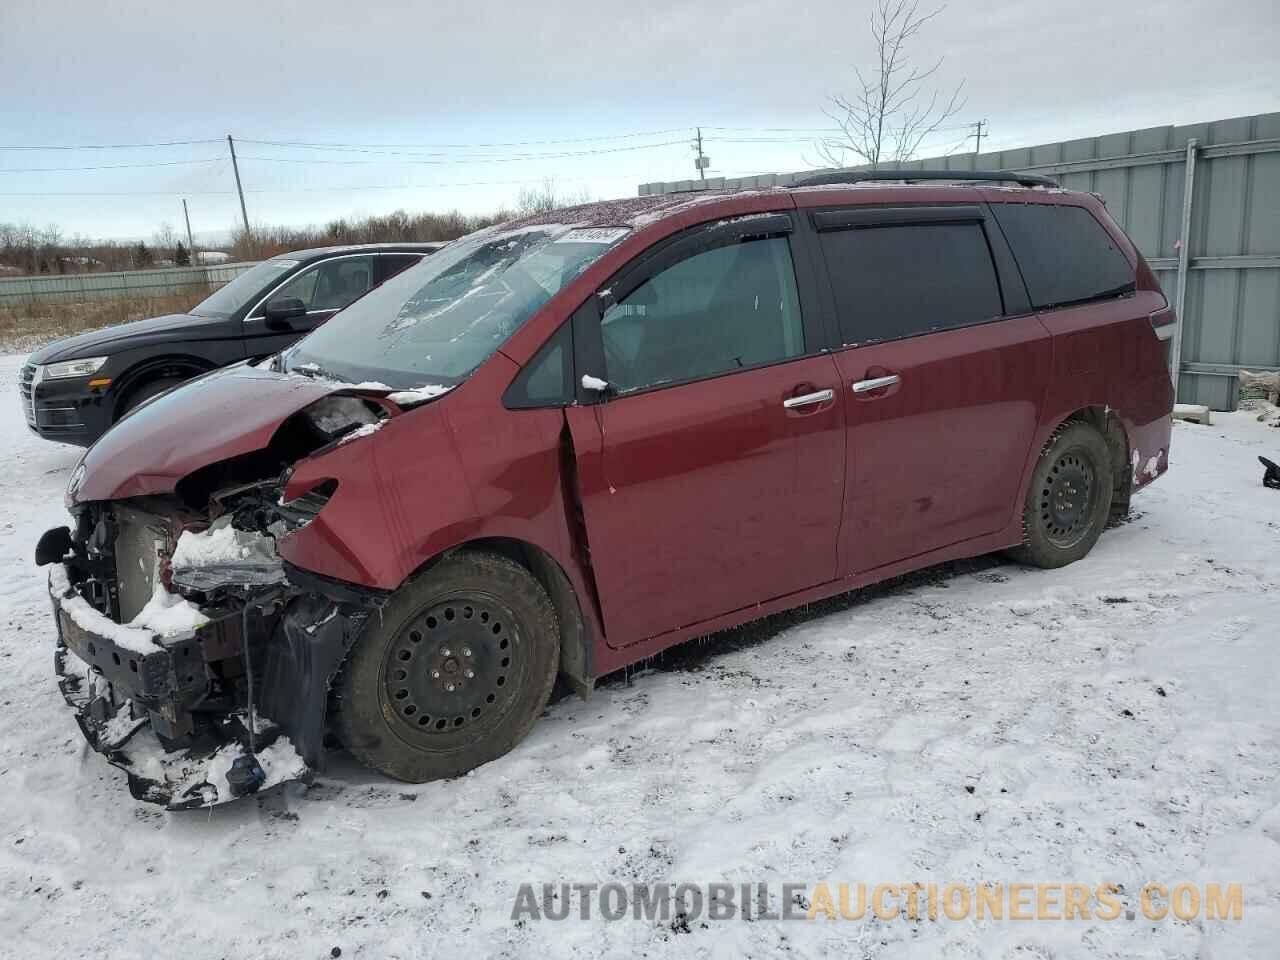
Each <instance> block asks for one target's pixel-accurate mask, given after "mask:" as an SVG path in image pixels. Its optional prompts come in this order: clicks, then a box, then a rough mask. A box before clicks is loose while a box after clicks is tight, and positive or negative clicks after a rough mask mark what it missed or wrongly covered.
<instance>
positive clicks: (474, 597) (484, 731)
mask: <svg viewBox="0 0 1280 960" xmlns="http://www.w3.org/2000/svg"><path fill="white" fill-rule="evenodd" d="M559 659H560V641H559V628H558V625H557V622H556V614H555V608H554V607H553V606H552V604H551V600H550V599H549V598H548V597H547V594H546V591H545V590H543V589H542V586H541V585H540V584H539V583H538V582H537V581H536V580H535V579H534V578H533V577H532V576H531V575H530V574H529V572H528V571H527V570H525V569H524V568H523V567H521V566H520V565H519V564H517V563H515V562H514V561H512V560H509V559H507V558H506V557H503V556H499V555H497V554H491V553H479V552H462V553H458V554H455V555H453V556H451V557H447V558H445V559H444V560H441V561H440V562H439V563H437V564H436V565H435V566H433V567H432V568H431V569H430V570H428V571H427V572H426V573H425V574H423V575H422V576H420V577H417V578H415V579H413V580H410V581H409V582H408V583H406V584H405V585H404V586H402V587H401V588H400V589H399V590H398V591H397V592H396V593H395V594H394V595H393V596H392V598H391V601H390V602H389V603H388V604H387V606H386V607H385V608H384V609H383V611H382V614H381V616H380V617H375V618H373V619H371V620H370V621H369V625H368V627H367V628H366V633H365V635H364V636H363V637H362V638H361V640H360V642H359V643H358V644H357V646H356V648H355V649H354V650H353V652H352V655H351V659H350V661H349V662H348V664H347V667H346V669H345V670H344V672H343V675H342V678H341V680H340V681H339V685H338V694H339V699H338V710H337V728H338V734H339V737H340V738H341V739H342V741H343V743H344V744H345V745H346V747H347V749H349V750H350V751H351V753H352V754H353V755H354V756H355V757H356V758H357V759H358V760H360V761H361V762H362V763H365V764H366V765H368V766H370V767H373V768H374V769H376V770H380V771H382V772H383V773H386V774H388V775H389V776H392V777H395V778H396V779H398V780H406V781H410V782H413V783H421V782H423V781H426V780H436V779H440V778H442V777H455V776H459V775H461V774H463V773H466V772H467V771H468V770H471V769H473V768H475V767H477V766H479V765H480V764H482V763H487V762H488V761H490V760H493V759H496V758H497V757H500V756H502V755H503V754H504V753H506V752H507V751H508V750H510V749H511V748H512V747H514V746H515V745H516V744H517V743H519V742H520V741H521V740H522V739H523V738H524V736H525V735H526V734H527V733H528V732H529V730H530V728H532V726H533V724H534V722H535V721H536V720H537V718H538V716H539V714H541V712H542V710H543V708H544V707H545V706H546V704H547V700H548V698H549V697H550V695H551V687H552V684H553V683H554V681H555V677H556V669H557V666H558V664H559Z"/></svg>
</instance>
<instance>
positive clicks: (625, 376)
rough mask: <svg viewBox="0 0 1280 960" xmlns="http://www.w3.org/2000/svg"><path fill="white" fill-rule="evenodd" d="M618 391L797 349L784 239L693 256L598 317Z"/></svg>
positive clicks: (796, 311) (795, 306) (795, 301)
mask: <svg viewBox="0 0 1280 960" xmlns="http://www.w3.org/2000/svg"><path fill="white" fill-rule="evenodd" d="M601 332H602V335H603V339H604V351H605V365H606V366H607V368H608V371H609V373H608V376H609V381H610V382H611V383H612V385H613V386H614V387H615V388H616V389H618V390H620V391H626V390H637V389H640V388H641V387H650V386H654V385H656V384H660V383H671V382H680V381H684V380H695V379H698V378H699V377H708V376H714V375H715V374H719V373H725V372H727V371H730V370H737V369H741V368H744V367H754V366H758V365H760V364H763V363H772V362H775V361H778V360H785V359H787V358H789V357H798V356H800V355H801V354H803V353H804V335H803V329H802V326H801V319H800V301H799V298H798V296H797V294H796V281H795V272H794V270H793V268H792V264H791V249H790V246H789V245H788V243H787V240H786V238H785V237H774V238H770V239H763V240H750V241H747V242H745V243H737V244H732V245H729V246H722V247H714V248H712V249H710V250H705V251H703V252H702V253H697V254H694V255H693V256H691V257H689V258H688V259H686V260H681V261H680V262H679V263H677V264H674V265H673V266H670V267H668V268H667V269H665V270H663V271H661V272H659V273H657V274H655V275H654V276H652V277H650V278H649V279H648V280H646V281H645V282H644V283H642V284H641V285H640V286H639V287H637V288H636V289H635V290H633V291H632V292H631V293H630V294H628V295H627V296H626V297H625V298H624V299H623V300H621V301H619V302H618V303H615V304H613V305H612V306H610V307H609V309H608V310H606V311H605V314H604V317H603V318H602V321H601Z"/></svg>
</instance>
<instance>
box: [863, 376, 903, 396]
mask: <svg viewBox="0 0 1280 960" xmlns="http://www.w3.org/2000/svg"><path fill="white" fill-rule="evenodd" d="M901 382H902V377H900V376H898V374H896V373H891V374H889V376H887V377H872V378H871V379H870V380H859V381H857V382H856V383H854V385H853V392H854V393H870V392H871V391H872V390H883V389H884V388H885V387H892V386H893V385H894V384H895V383H901Z"/></svg>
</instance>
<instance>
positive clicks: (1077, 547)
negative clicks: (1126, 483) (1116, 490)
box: [1010, 420, 1113, 567]
mask: <svg viewBox="0 0 1280 960" xmlns="http://www.w3.org/2000/svg"><path fill="white" fill-rule="evenodd" d="M1112 492H1113V489H1112V469H1111V453H1110V450H1109V449H1108V447H1107V441H1106V439H1105V438H1104V437H1103V436H1102V434H1101V433H1099V432H1098V431H1097V430H1096V429H1095V428H1094V427H1093V426H1091V425H1090V424H1088V423H1084V422H1082V421H1077V420H1071V421H1068V422H1066V423H1064V424H1062V425H1061V426H1060V427H1058V429H1057V430H1055V431H1054V432H1053V435H1052V436H1051V437H1050V438H1049V440H1048V442H1047V443H1046V444H1045V446H1044V450H1043V451H1041V454H1040V460H1039V462H1038V463H1037V464H1036V468H1035V472H1034V473H1033V475H1032V477H1031V486H1030V488H1029V489H1028V490H1027V497H1026V501H1025V502H1024V504H1023V518H1022V528H1023V542H1022V545H1021V546H1020V547H1015V548H1014V549H1013V550H1011V551H1010V555H1011V556H1012V557H1013V558H1014V559H1015V560H1017V561H1019V562H1021V563H1027V564H1031V565H1032V566H1036V567H1062V566H1066V565H1067V564H1068V563H1074V562H1075V561H1077V560H1079V559H1080V558H1081V557H1083V556H1084V555H1085V554H1087V553H1088V552H1089V551H1090V550H1092V549H1093V545H1094V544H1095V543H1097V542H1098V537H1099V536H1100V535H1101V534H1102V529H1103V527H1105V526H1106V524H1107V517H1108V515H1109V514H1110V511H1111V496H1112Z"/></svg>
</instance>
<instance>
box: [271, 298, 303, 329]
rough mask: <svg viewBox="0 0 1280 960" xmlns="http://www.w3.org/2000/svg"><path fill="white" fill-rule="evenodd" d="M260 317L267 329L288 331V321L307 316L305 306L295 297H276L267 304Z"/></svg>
mask: <svg viewBox="0 0 1280 960" xmlns="http://www.w3.org/2000/svg"><path fill="white" fill-rule="evenodd" d="M262 315H263V316H264V317H265V318H266V321H267V326H268V327H276V328H284V329H288V328H289V326H290V324H289V321H290V320H293V319H296V318H297V317H305V316H306V315H307V305H306V304H305V303H303V302H302V301H301V300H299V299H298V298H297V297H277V298H276V299H274V300H269V301H268V302H267V305H266V307H265V308H264V309H263V314H262Z"/></svg>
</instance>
